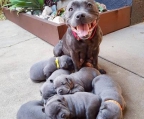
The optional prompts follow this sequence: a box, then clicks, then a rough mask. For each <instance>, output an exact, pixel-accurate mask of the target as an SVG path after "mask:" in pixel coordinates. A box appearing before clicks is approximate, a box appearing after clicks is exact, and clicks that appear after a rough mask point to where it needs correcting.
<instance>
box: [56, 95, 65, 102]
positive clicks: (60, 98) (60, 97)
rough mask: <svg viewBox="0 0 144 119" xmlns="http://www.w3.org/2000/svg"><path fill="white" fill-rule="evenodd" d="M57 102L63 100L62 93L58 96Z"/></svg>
mask: <svg viewBox="0 0 144 119" xmlns="http://www.w3.org/2000/svg"><path fill="white" fill-rule="evenodd" d="M57 101H58V102H63V101H65V99H64V97H63V96H62V95H59V98H58V99H57Z"/></svg>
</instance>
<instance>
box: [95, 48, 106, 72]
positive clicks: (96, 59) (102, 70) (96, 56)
mask: <svg viewBox="0 0 144 119" xmlns="http://www.w3.org/2000/svg"><path fill="white" fill-rule="evenodd" d="M98 54H99V47H98V48H97V49H96V50H94V51H93V66H94V68H96V69H97V70H99V72H100V73H101V74H106V71H105V70H104V69H101V68H100V67H99V65H98Z"/></svg>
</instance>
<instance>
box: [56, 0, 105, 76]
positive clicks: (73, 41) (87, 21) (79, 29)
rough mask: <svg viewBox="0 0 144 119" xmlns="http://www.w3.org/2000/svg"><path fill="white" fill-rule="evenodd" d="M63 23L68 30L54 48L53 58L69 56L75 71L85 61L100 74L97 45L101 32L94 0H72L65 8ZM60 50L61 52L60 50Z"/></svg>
mask: <svg viewBox="0 0 144 119" xmlns="http://www.w3.org/2000/svg"><path fill="white" fill-rule="evenodd" d="M65 21H66V24H67V26H68V29H67V31H66V33H65V35H64V36H63V38H62V39H61V40H62V42H59V43H58V44H59V45H56V46H55V48H54V54H55V56H59V55H60V54H62V53H63V54H66V55H69V56H71V58H72V61H73V64H74V66H75V71H77V70H79V69H80V68H81V67H82V64H83V63H84V62H86V61H87V60H90V59H91V60H92V61H91V62H92V65H93V66H94V67H95V68H96V69H98V70H99V71H100V72H101V73H106V72H105V71H104V70H102V69H100V68H99V67H98V53H99V45H100V43H101V41H102V31H101V29H100V27H99V25H98V21H99V10H98V8H97V5H96V3H95V1H94V0H72V1H71V2H70V3H69V4H68V5H67V7H66V11H65ZM60 49H61V50H60Z"/></svg>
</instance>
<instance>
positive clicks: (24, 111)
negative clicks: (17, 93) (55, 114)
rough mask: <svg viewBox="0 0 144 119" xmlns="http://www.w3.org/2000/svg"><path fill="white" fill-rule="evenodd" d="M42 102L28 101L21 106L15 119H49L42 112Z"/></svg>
mask: <svg viewBox="0 0 144 119" xmlns="http://www.w3.org/2000/svg"><path fill="white" fill-rule="evenodd" d="M43 108H44V107H43V102H42V101H36V100H35V101H30V102H27V103H25V104H23V105H22V106H21V107H20V109H19V110H18V112H17V119H49V118H47V117H46V114H45V113H43V112H42V109H43Z"/></svg>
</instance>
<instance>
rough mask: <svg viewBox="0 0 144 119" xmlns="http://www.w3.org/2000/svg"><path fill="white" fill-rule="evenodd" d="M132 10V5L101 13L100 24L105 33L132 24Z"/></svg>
mask: <svg viewBox="0 0 144 119" xmlns="http://www.w3.org/2000/svg"><path fill="white" fill-rule="evenodd" d="M130 12H131V7H129V6H128V7H123V8H121V9H116V10H112V11H108V12H106V13H101V15H100V21H99V25H100V27H101V29H102V31H103V34H104V35H105V34H108V33H111V32H113V31H116V30H119V29H122V28H125V27H128V26H130Z"/></svg>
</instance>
